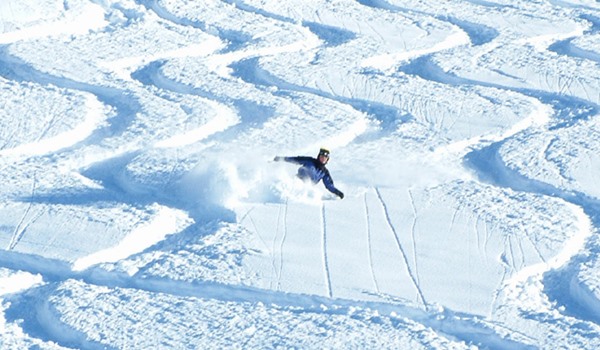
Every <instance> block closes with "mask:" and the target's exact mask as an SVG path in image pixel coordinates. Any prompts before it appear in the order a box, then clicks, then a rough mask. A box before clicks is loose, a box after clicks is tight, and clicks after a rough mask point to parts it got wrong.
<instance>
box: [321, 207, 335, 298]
mask: <svg viewBox="0 0 600 350" xmlns="http://www.w3.org/2000/svg"><path fill="white" fill-rule="evenodd" d="M321 238H322V241H321V243H322V246H321V250H322V252H323V272H324V275H325V286H326V287H327V296H329V297H330V298H333V291H332V287H331V273H330V271H329V257H328V255H327V218H326V216H325V204H321Z"/></svg>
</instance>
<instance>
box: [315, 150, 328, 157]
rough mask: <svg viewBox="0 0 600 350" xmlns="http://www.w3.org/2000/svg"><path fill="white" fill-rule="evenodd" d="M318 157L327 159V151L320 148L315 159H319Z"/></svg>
mask: <svg viewBox="0 0 600 350" xmlns="http://www.w3.org/2000/svg"><path fill="white" fill-rule="evenodd" d="M320 156H325V157H327V158H329V150H328V149H327V148H321V149H320V150H319V155H317V158H319V157H320Z"/></svg>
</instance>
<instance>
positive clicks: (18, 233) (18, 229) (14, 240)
mask: <svg viewBox="0 0 600 350" xmlns="http://www.w3.org/2000/svg"><path fill="white" fill-rule="evenodd" d="M36 187H37V176H36V174H35V173H34V174H33V184H32V185H31V197H33V196H34V195H35V190H36ZM32 206H33V202H32V201H30V202H29V205H28V206H27V209H25V213H23V216H22V217H21V220H20V221H19V223H18V224H17V226H15V230H14V231H13V234H12V237H11V239H10V243H9V244H8V248H7V250H13V249H15V247H16V246H17V244H18V243H19V241H20V240H21V238H22V237H23V233H25V230H26V229H27V227H28V226H29V225H31V223H32V222H34V221H36V220H37V219H38V218H39V217H40V216H41V213H40V214H38V215H37V216H36V217H34V218H32V219H31V220H30V221H29V222H28V223H27V224H25V220H26V219H27V217H28V216H29V212H30V211H31V207H32Z"/></svg>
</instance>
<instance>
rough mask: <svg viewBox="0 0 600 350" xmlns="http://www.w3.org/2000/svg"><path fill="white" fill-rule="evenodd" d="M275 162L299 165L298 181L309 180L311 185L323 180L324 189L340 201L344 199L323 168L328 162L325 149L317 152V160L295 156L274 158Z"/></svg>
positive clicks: (327, 151) (327, 153)
mask: <svg viewBox="0 0 600 350" xmlns="http://www.w3.org/2000/svg"><path fill="white" fill-rule="evenodd" d="M274 160H275V161H276V162H280V161H284V162H288V163H294V164H300V165H302V166H301V167H300V168H299V169H298V174H296V176H298V177H299V178H300V179H302V180H304V181H308V180H310V181H311V182H312V183H313V184H316V183H318V182H319V181H321V180H323V184H324V185H325V188H327V189H328V190H329V192H331V193H333V194H335V195H337V196H338V197H340V198H341V199H343V198H344V194H343V193H342V191H340V190H338V189H337V188H335V186H334V185H333V179H332V178H331V175H329V170H327V168H326V167H325V164H327V162H329V150H327V149H325V148H321V149H320V150H319V155H318V156H317V158H313V157H306V156H297V157H279V156H277V157H275V159H274Z"/></svg>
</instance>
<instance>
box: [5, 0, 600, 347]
mask: <svg viewBox="0 0 600 350" xmlns="http://www.w3.org/2000/svg"><path fill="white" fill-rule="evenodd" d="M469 2H470V3H472V4H475V5H479V6H497V7H509V5H500V4H492V3H487V2H484V1H476V0H473V1H469ZM140 3H142V4H143V5H144V6H146V8H148V10H151V11H154V12H155V13H156V14H157V15H158V16H159V17H161V18H163V19H165V20H168V21H171V22H173V23H176V24H181V25H189V26H194V27H195V28H198V29H201V30H205V31H206V30H207V28H206V25H204V24H202V23H196V22H193V21H190V20H186V19H185V18H177V17H176V16H174V15H172V14H171V13H169V12H168V11H166V10H165V9H163V8H161V7H160V6H159V5H158V4H157V3H156V2H154V1H140ZM233 3H237V2H235V1H234V2H233ZM359 3H361V4H362V5H364V6H369V7H373V8H378V9H381V10H384V11H407V10H405V9H402V8H400V7H396V6H394V5H391V4H389V3H387V2H385V1H359ZM240 5H243V4H240ZM240 8H241V9H243V10H245V11H249V12H252V11H253V12H256V13H260V14H262V15H265V16H266V17H269V18H271V19H276V20H282V21H283V20H289V21H292V19H284V18H282V17H280V16H277V15H275V14H269V13H267V12H265V11H260V10H259V9H254V8H251V7H249V6H240ZM421 14H424V13H423V12H421ZM427 15H429V16H431V17H434V18H437V19H442V18H441V17H439V16H435V15H433V14H427ZM447 20H448V19H447ZM448 21H449V20H448ZM449 22H450V21H449ZM450 23H452V22H450ZM452 24H453V25H458V24H457V23H452ZM461 29H462V30H464V31H467V32H468V30H466V29H465V28H464V27H461ZM470 36H472V35H470ZM220 37H221V38H222V39H225V40H226V39H227V37H226V36H220ZM491 40H493V38H490V39H489V40H488V42H489V41H491ZM4 47H5V46H2V47H1V48H0V61H1V63H2V66H3V67H2V68H0V76H3V77H4V78H6V79H8V80H13V81H27V82H33V83H38V84H41V85H48V84H53V85H56V86H58V87H62V88H67V89H74V90H78V91H83V92H88V93H91V94H92V95H94V96H96V97H97V98H98V100H100V101H101V102H103V103H105V104H107V105H109V106H112V107H113V108H114V109H115V110H116V111H117V116H116V117H115V118H113V122H112V124H111V125H110V126H109V129H110V132H111V133H112V134H113V135H115V134H118V133H120V132H122V131H124V130H125V129H126V128H127V127H128V126H129V125H130V123H131V122H132V119H131V118H132V116H133V115H135V114H136V113H138V112H140V111H141V110H142V106H141V105H140V102H139V101H137V100H135V99H134V100H133V101H132V100H131V96H132V95H133V96H135V95H134V94H131V93H130V92H129V91H122V90H118V89H114V88H108V87H102V86H94V85H89V84H86V83H81V82H77V81H72V80H69V79H65V78H61V77H54V76H52V75H49V74H45V73H43V72H40V71H36V70H34V69H32V68H31V67H30V66H28V65H27V64H25V63H22V62H15V60H14V59H13V58H10V59H8V58H7V54H6V52H5V49H4ZM230 49H231V50H232V49H233V48H230ZM557 51H558V50H557ZM559 53H560V54H568V55H572V56H577V55H576V54H574V53H571V51H568V50H566V51H563V52H559ZM429 55H431V53H427V54H425V55H423V56H425V57H426V56H429ZM587 58H588V59H589V57H587ZM243 59H248V57H243ZM426 60H427V59H426ZM156 62H159V61H155V62H152V63H150V64H148V65H146V67H150V69H154V71H153V72H152V73H156V70H157V69H158V68H156V66H155V63H156ZM247 62H250V61H247ZM427 63H428V64H433V63H432V62H430V61H428V62H427ZM255 69H256V70H259V69H260V67H259V66H258V65H257V66H256V67H255ZM24 72H27V73H24ZM437 74H439V72H436V73H435V74H432V75H436V76H437V77H438V78H434V77H432V76H429V75H427V74H424V75H422V76H421V77H422V78H423V79H426V80H431V81H434V82H438V83H442V84H447V85H450V86H457V85H474V86H484V87H489V86H492V87H496V88H499V89H501V90H505V91H511V92H518V93H522V94H525V95H528V96H532V97H535V98H537V99H539V100H540V101H545V100H548V99H549V96H553V94H550V93H544V92H541V91H532V90H527V89H517V88H512V87H507V86H503V85H494V84H489V83H483V82H477V81H472V80H467V79H461V78H457V77H455V76H450V75H441V78H439V77H440V76H439V75H437ZM263 76H264V75H263ZM242 79H243V80H244V81H246V82H249V83H252V84H255V85H262V84H264V83H265V81H258V80H256V79H250V78H249V77H248V76H244V77H242ZM545 79H546V82H545V83H544V84H545V86H552V83H551V82H550V81H549V79H550V78H549V77H548V76H546V77H545ZM139 81H140V83H142V84H143V85H149V84H152V85H153V86H155V87H157V88H159V89H164V90H170V91H173V92H180V93H188V94H197V95H200V96H203V97H207V98H209V99H210V100H214V101H216V102H218V103H224V102H225V103H226V102H229V101H227V100H226V99H224V98H222V97H219V96H216V95H203V94H202V93H200V92H198V91H195V90H190V89H188V88H186V87H183V86H177V84H176V83H175V82H169V84H160V83H157V82H156V81H141V80H139ZM268 83H269V84H271V85H273V86H277V87H279V88H280V89H282V90H288V91H299V92H304V93H309V94H314V95H316V96H319V97H321V98H329V99H332V100H335V101H337V102H341V103H345V104H349V105H352V106H358V105H363V104H367V103H370V102H371V101H368V100H360V99H354V98H352V99H350V98H344V97H342V96H336V95H335V94H334V93H333V91H334V89H333V87H330V88H329V91H324V90H322V91H321V90H315V89H309V88H306V87H301V86H294V85H292V84H290V83H286V82H280V81H277V80H272V81H269V82H268ZM575 83H579V84H581V82H578V81H574V79H573V78H571V79H566V80H564V81H559V82H558V85H559V89H558V90H559V91H558V93H560V94H565V95H572V93H571V87H572V85H573V84H575ZM590 100H591V99H590ZM586 102H587V104H588V105H589V106H590V107H591V108H594V109H597V108H598V106H597V105H596V104H595V103H592V102H591V101H586ZM386 107H389V108H394V107H393V106H386ZM587 117H588V116H582V118H587ZM53 122H58V121H55V120H53V121H51V123H53ZM51 123H50V124H48V126H47V129H49V128H50V127H51ZM441 123H442V124H443V121H442V122H441ZM440 127H441V125H440ZM96 135H100V133H97V134H96ZM41 137H43V134H42V136H40V138H41ZM96 137H99V136H96ZM510 137H512V136H509V137H508V138H507V139H509V138H510ZM93 138H94V136H90V137H89V138H88V140H87V141H88V142H93V141H95V139H93ZM507 139H504V140H499V141H497V144H501V143H502V142H505V141H506V140H507ZM502 167H503V164H498V165H497V166H496V167H495V168H494V167H490V169H496V170H497V171H495V172H497V173H502V172H504V171H505V169H504V168H502ZM478 171H480V172H481V169H479V170H478ZM492 171H493V170H492ZM482 175H485V174H482ZM482 177H484V176H482ZM36 182H37V179H36V177H35V175H34V178H33V184H32V196H33V195H34V194H35V190H36V186H37V184H36ZM492 184H493V185H495V186H506V187H509V188H511V189H513V190H514V191H517V192H520V191H523V189H522V188H521V187H520V186H518V185H516V184H514V183H512V182H507V183H504V184H501V183H492ZM373 190H374V192H375V194H376V195H377V198H378V200H379V202H380V204H381V207H382V209H383V211H384V213H385V217H386V221H387V226H388V227H389V230H390V232H391V233H392V234H393V236H394V239H395V242H396V246H397V249H398V250H399V252H400V254H401V256H402V258H403V264H404V265H405V267H406V269H407V271H408V274H409V276H410V278H411V281H412V283H413V284H414V286H415V288H416V290H417V292H418V299H419V301H420V302H421V303H422V304H423V305H424V306H425V307H426V309H427V306H428V303H427V301H426V298H425V296H424V293H423V291H422V290H421V288H420V285H419V273H418V264H417V243H416V237H415V235H416V233H415V232H416V226H417V219H418V213H417V208H416V205H415V203H414V198H413V194H412V193H411V191H410V190H408V196H409V198H410V201H411V206H412V209H413V214H414V218H413V222H412V226H411V240H412V244H413V246H412V249H413V251H414V261H413V266H414V270H413V269H412V268H411V264H409V259H408V257H407V254H406V252H405V248H404V247H403V246H402V244H401V242H400V239H399V237H398V235H399V233H398V232H397V230H396V227H395V226H394V224H393V220H392V217H391V214H390V212H389V209H388V207H387V205H386V203H385V201H384V199H383V197H382V194H381V191H380V189H379V188H374V189H373ZM536 193H539V194H543V195H547V196H552V197H556V198H562V199H565V200H566V201H568V202H570V203H573V204H575V205H577V206H578V207H581V208H584V209H585V211H586V214H587V215H588V216H589V217H591V218H594V217H598V216H599V215H600V212H598V211H596V210H592V209H591V208H593V206H592V205H585V204H586V203H585V200H583V199H575V200H574V199H573V198H572V197H571V196H569V195H568V194H561V193H560V191H557V193H558V194H555V193H549V192H548V191H539V192H536ZM123 194H124V195H130V194H129V193H125V192H124V191H123ZM282 207H283V209H282V208H280V209H279V212H278V219H277V228H276V230H277V234H276V235H275V237H274V239H273V241H272V242H271V246H270V248H269V245H268V244H267V242H265V240H264V239H263V237H262V236H261V234H260V232H258V229H257V227H256V225H255V223H254V221H253V219H252V216H251V213H250V212H251V211H252V209H250V210H249V211H248V212H247V213H246V214H245V215H244V217H243V218H242V221H243V220H245V219H246V218H247V219H249V220H250V221H251V222H252V225H253V226H254V228H255V231H256V235H257V236H258V237H259V239H260V240H261V242H262V243H263V245H264V246H265V247H266V249H267V250H268V251H269V254H270V258H271V265H272V269H273V273H274V275H275V279H276V281H277V291H265V290H258V289H252V288H245V287H240V286H230V285H220V284H213V283H203V282H199V283H197V284H191V283H184V282H176V281H165V280H152V279H145V278H137V277H135V276H134V277H129V276H121V275H116V274H110V273H108V272H106V271H102V270H93V269H92V270H87V271H84V272H74V271H72V270H71V269H70V268H69V267H68V266H66V265H64V264H62V263H60V262H55V261H51V260H46V259H42V258H38V257H35V258H34V257H29V256H26V255H21V254H17V253H13V252H0V265H1V266H6V267H11V268H15V269H19V270H26V271H29V272H31V273H39V274H41V275H43V276H44V278H45V279H47V280H48V281H51V282H52V283H53V284H59V283H60V282H61V281H65V280H67V279H71V278H75V279H81V280H83V281H85V282H86V283H90V284H94V285H99V286H107V287H110V288H116V287H121V288H137V289H140V290H144V291H149V292H157V293H167V294H174V295H178V296H195V297H201V298H214V299H219V300H227V298H228V297H227V296H235V297H230V298H232V299H231V300H233V301H249V302H264V303H270V302H275V303H278V304H280V305H284V306H286V307H290V308H292V307H301V308H303V309H304V310H305V311H313V310H317V311H318V312H321V311H320V310H321V306H323V305H325V306H327V307H329V308H330V309H336V308H337V309H338V310H340V309H341V310H342V311H341V312H348V313H350V312H349V311H347V310H348V309H350V308H351V307H354V306H357V305H358V306H361V307H364V308H373V309H375V310H381V311H382V313H388V314H389V312H390V311H394V312H397V313H398V314H399V315H402V316H405V317H408V318H411V319H413V320H416V321H418V322H422V323H423V324H424V325H425V326H428V327H432V328H433V329H436V330H439V331H440V332H441V333H450V335H452V336H455V337H456V338H458V339H464V340H465V341H468V342H470V341H471V340H472V338H470V337H469V335H468V333H469V331H472V332H475V333H478V334H480V337H482V340H483V342H482V343H483V344H484V345H485V344H488V345H497V344H501V345H504V346H506V347H511V346H512V347H514V346H516V347H517V348H519V347H523V346H522V344H515V343H511V342H510V341H508V340H506V339H503V338H502V337H501V336H499V335H497V334H496V333H495V332H494V331H490V330H488V329H486V328H485V327H484V326H482V325H481V324H471V323H470V322H473V321H470V320H464V319H461V318H460V317H458V316H455V315H452V314H450V317H449V322H451V323H453V325H454V327H447V326H444V325H441V324H440V322H439V321H438V320H437V319H436V317H437V316H439V315H437V314H436V313H435V312H432V311H429V310H427V311H422V310H420V309H413V308H410V307H408V306H404V305H395V304H392V303H376V302H364V301H355V300H352V301H350V300H344V299H340V298H334V293H333V289H334V288H335V285H333V284H332V279H331V276H330V271H329V261H328V260H329V257H328V254H327V233H328V232H327V217H326V210H325V205H324V204H322V205H321V219H322V223H321V231H322V232H321V240H322V241H321V249H322V260H323V270H324V271H323V272H324V279H325V286H326V295H327V298H325V297H319V296H314V295H291V296H290V295H288V294H287V293H283V292H279V290H280V288H281V273H282V269H283V264H284V261H285V259H284V256H283V248H284V245H285V241H286V237H287V209H288V203H287V201H286V202H285V204H284V205H283V206H282ZM31 208H32V203H31V202H30V204H29V205H28V207H27V208H26V210H25V212H24V213H23V215H22V217H21V219H20V221H19V223H18V224H17V226H16V228H15V230H14V232H13V234H12V237H11V240H10V243H9V246H8V249H7V250H9V251H10V250H12V249H13V248H14V247H15V246H16V245H17V244H18V242H19V240H20V239H21V238H22V235H23V233H24V232H25V230H26V229H27V227H28V226H29V225H31V224H32V223H33V222H35V220H36V218H37V217H38V216H35V215H34V217H33V218H30V219H28V217H29V216H30V211H31ZM458 211H459V210H458V209H456V210H455V212H454V215H453V217H452V221H451V223H450V231H452V227H453V225H454V223H455V219H456V216H457V215H458ZM364 212H365V217H366V219H367V227H366V236H367V237H366V239H367V249H368V253H369V254H368V257H369V262H370V266H369V268H370V273H371V277H372V281H373V283H374V286H375V289H376V291H377V292H378V293H379V287H378V281H377V278H376V274H375V268H374V265H373V256H372V254H373V251H372V232H371V229H370V221H369V219H370V215H369V207H368V205H367V200H366V194H365V195H364ZM39 215H41V214H39ZM592 221H594V220H592ZM280 222H281V227H280V226H279V224H280ZM596 225H597V222H596ZM475 226H476V229H475V232H476V233H477V240H478V242H477V246H479V247H483V249H484V250H485V247H486V246H487V244H488V238H489V237H488V234H489V230H488V227H487V225H486V228H485V232H484V233H483V234H484V240H483V242H480V237H479V231H480V230H479V229H478V228H477V220H476V222H475ZM279 232H281V235H280V237H279V241H278V243H279V245H278V254H279V259H278V263H277V261H276V260H277V258H276V255H277V254H276V246H277V238H278V235H279ZM526 237H527V240H528V241H529V242H530V244H531V245H532V247H533V248H534V249H535V250H536V252H537V254H538V256H539V258H540V259H541V260H542V261H544V258H543V256H542V254H541V252H540V251H539V249H538V248H537V246H536V244H535V242H533V241H532V239H531V237H530V236H529V235H526ZM505 246H506V247H507V251H505V254H506V255H505V256H504V259H505V261H506V263H507V268H508V267H510V268H512V269H514V270H518V266H517V265H522V264H523V262H520V263H519V262H517V261H515V256H516V255H519V254H516V253H515V251H513V249H516V248H514V247H513V243H512V241H511V239H510V237H508V239H507V241H505ZM480 249H481V248H480ZM518 249H519V250H520V251H521V252H522V251H523V247H522V246H519V247H518ZM520 255H521V256H524V254H523V253H521V254H520ZM556 270H558V269H556ZM505 275H506V271H505ZM503 283H504V278H503V279H502V282H501V283H500V285H502V284H503ZM174 287H177V288H174ZM224 290H226V291H227V292H226V293H223V291H224ZM494 300H496V297H495V298H494ZM493 304H494V303H492V307H491V308H492V310H493V308H494V307H493ZM563 304H567V302H566V301H565V302H563ZM344 310H346V311H344ZM453 331H454V333H452V332H453ZM463 332H464V333H463ZM486 332H487V333H486ZM481 333H485V334H481ZM486 337H487V338H486ZM486 342H487V343H486ZM492 347H493V346H492Z"/></svg>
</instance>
